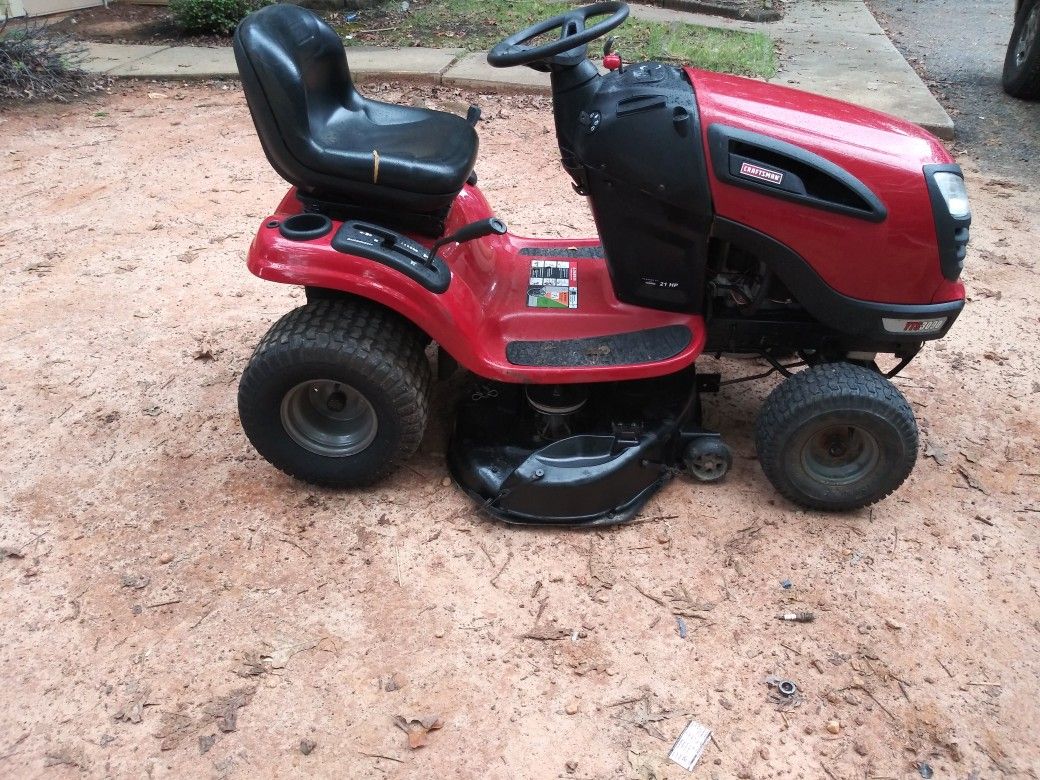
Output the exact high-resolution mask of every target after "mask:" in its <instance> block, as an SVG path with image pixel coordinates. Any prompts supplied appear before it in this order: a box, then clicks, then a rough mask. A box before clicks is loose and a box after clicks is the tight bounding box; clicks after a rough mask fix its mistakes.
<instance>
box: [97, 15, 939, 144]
mask: <svg viewBox="0 0 1040 780" xmlns="http://www.w3.org/2000/svg"><path fill="white" fill-rule="evenodd" d="M632 12H633V15H634V16H635V17H636V18H640V19H647V20H656V21H664V22H671V23H692V24H700V25H704V26H708V27H721V28H725V29H739V30H748V31H761V32H765V33H766V34H768V35H770V36H772V37H773V38H775V39H776V40H777V42H778V43H779V44H780V47H781V50H782V56H781V69H780V73H779V74H778V76H777V77H776V79H774V81H775V82H776V83H780V84H785V85H789V86H794V87H798V88H800V89H805V90H809V91H811V92H817V93H820V94H823V95H827V96H829V97H834V98H837V99H840V100H845V101H848V102H850V103H856V104H858V105H861V106H866V107H867V108H873V109H876V110H879V111H884V112H886V113H889V114H893V115H895V116H899V117H902V118H904V119H907V120H909V121H911V122H914V123H915V124H917V125H920V126H921V127H923V128H925V129H926V130H929V131H930V132H932V133H934V134H935V135H937V136H939V137H940V138H945V139H951V138H953V136H954V124H953V120H952V119H951V118H950V117H949V115H948V114H947V113H946V111H945V110H943V108H942V106H940V105H939V102H938V101H937V100H936V99H935V97H934V96H933V95H932V93H931V92H930V91H929V90H928V88H927V87H926V86H925V85H924V83H923V82H922V81H921V79H920V78H919V77H918V76H917V74H916V73H915V72H914V70H913V68H911V67H910V65H909V63H907V62H906V60H904V59H903V57H902V55H900V54H899V51H898V50H897V49H896V48H895V46H893V45H892V42H891V41H890V40H889V39H888V36H886V35H885V33H884V31H883V30H882V29H881V27H880V25H878V23H877V21H876V20H875V19H874V17H873V15H872V14H871V13H870V11H869V10H868V9H867V7H866V5H864V3H863V2H862V0H791V2H790V3H789V5H788V10H787V14H786V16H785V17H784V18H783V19H782V20H781V21H779V22H772V23H769V24H768V25H763V24H756V23H753V22H747V21H737V20H731V19H719V18H718V17H713V16H705V15H703V14H696V13H689V12H685V11H673V10H668V9H665V8H659V7H656V6H643V5H633V6H632ZM622 48H623V41H622ZM86 50H87V52H86V57H85V59H84V61H83V63H82V67H83V68H84V70H86V71H87V72H89V73H95V74H99V75H107V76H113V77H121V78H122V77H125V78H147V79H179V80H191V79H224V78H238V69H237V68H236V66H235V60H234V56H233V53H232V51H231V48H230V47H213V48H207V47H199V46H134V45H122V44H109V43H88V44H86ZM347 52H348V57H349V60H350V70H351V73H352V74H353V75H354V76H355V77H356V78H357V79H358V80H359V81H361V82H363V83H364V82H369V83H370V82H372V81H376V80H380V79H390V80H405V81H413V82H419V83H428V84H444V85H448V86H453V87H462V88H467V89H476V90H498V91H507V92H528V93H529V92H534V93H543V94H544V93H547V92H548V91H549V78H548V75H547V74H544V73H538V72H536V71H533V70H530V69H528V68H492V67H491V66H490V65H488V64H487V60H486V59H485V55H484V54H482V53H479V52H477V53H470V54H466V53H465V52H464V50H462V49H432V48H406V49H389V48H378V47H353V46H352V47H348V49H347ZM622 53H624V52H623V51H622Z"/></svg>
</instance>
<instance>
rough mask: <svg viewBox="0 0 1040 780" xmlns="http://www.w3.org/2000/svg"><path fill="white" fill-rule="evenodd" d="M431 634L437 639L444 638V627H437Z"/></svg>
mask: <svg viewBox="0 0 1040 780" xmlns="http://www.w3.org/2000/svg"><path fill="white" fill-rule="evenodd" d="M433 635H434V636H435V637H437V638H438V639H444V629H443V628H438V629H437V630H436V631H434V632H433Z"/></svg>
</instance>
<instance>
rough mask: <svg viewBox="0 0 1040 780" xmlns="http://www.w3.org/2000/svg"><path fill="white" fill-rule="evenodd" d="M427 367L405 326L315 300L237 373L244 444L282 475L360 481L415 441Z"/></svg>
mask: <svg viewBox="0 0 1040 780" xmlns="http://www.w3.org/2000/svg"><path fill="white" fill-rule="evenodd" d="M429 386H430V364H429V362H428V361H427V359H426V355H425V353H424V351H423V346H422V343H421V341H420V339H419V338H418V335H417V333H416V330H415V328H413V327H411V326H410V325H409V324H408V323H407V322H405V321H404V320H402V319H400V318H399V317H398V316H397V315H395V314H393V313H392V312H390V311H387V310H386V309H383V308H381V307H379V306H376V305H374V304H371V303H369V302H366V301H349V300H317V301H314V302H312V303H308V304H307V305H306V306H301V307H300V308H298V309H296V310H294V311H292V312H289V314H286V315H285V316H284V317H282V318H281V319H280V320H279V321H278V322H276V323H275V324H274V326H272V328H271V329H270V330H269V331H268V332H267V335H266V336H264V338H263V340H262V341H261V342H260V344H259V346H257V348H256V351H255V352H254V353H253V357H252V358H251V359H250V361H249V365H248V366H246V369H245V371H244V372H243V373H242V381H241V382H240V383H239V388H238V411H239V417H240V418H241V420H242V427H243V428H244V429H245V432H246V436H248V437H249V441H250V442H252V444H253V446H254V447H256V449H257V451H258V452H259V453H260V454H261V455H262V456H263V457H264V458H265V459H267V460H268V461H269V462H270V463H271V464H272V465H274V466H276V467H277V468H279V469H281V470H282V471H284V472H285V473H286V474H289V475H290V476H293V477H297V478H298V479H302V480H304V481H305V482H310V483H312V484H315V485H323V486H326V487H361V486H364V485H370V484H372V483H373V482H375V481H376V480H378V479H380V478H381V477H383V476H385V475H387V474H389V473H390V472H391V471H392V470H393V469H394V468H395V467H396V466H397V465H398V464H400V463H401V462H402V461H404V460H405V459H406V458H408V457H409V456H410V455H411V454H412V453H414V452H415V450H416V449H417V448H418V446H419V442H420V441H421V440H422V436H423V431H424V429H425V427H426V417H427V413H428V409H429V402H428V394H429Z"/></svg>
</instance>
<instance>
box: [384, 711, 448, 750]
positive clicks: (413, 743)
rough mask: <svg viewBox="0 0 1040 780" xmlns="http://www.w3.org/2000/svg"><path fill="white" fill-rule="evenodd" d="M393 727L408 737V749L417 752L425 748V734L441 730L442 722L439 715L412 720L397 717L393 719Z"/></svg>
mask: <svg viewBox="0 0 1040 780" xmlns="http://www.w3.org/2000/svg"><path fill="white" fill-rule="evenodd" d="M394 725H395V726H397V728H399V729H401V731H403V732H404V733H405V734H407V735H408V747H410V748H411V749H412V750H417V749H419V748H421V747H425V745H426V743H427V741H428V740H427V734H429V733H430V732H431V731H436V730H437V729H439V728H441V727H442V726H443V725H444V720H443V719H442V718H441V716H440V715H422V716H419V717H414V718H405V717H404V716H402V715H397V716H396V717H395V718H394Z"/></svg>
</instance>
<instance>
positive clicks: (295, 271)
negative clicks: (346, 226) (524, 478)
mask: <svg viewBox="0 0 1040 780" xmlns="http://www.w3.org/2000/svg"><path fill="white" fill-rule="evenodd" d="M302 211H303V207H302V205H301V203H300V201H299V200H298V199H297V197H296V193H295V190H290V191H289V193H288V194H287V195H286V196H285V198H283V199H282V202H281V204H279V206H278V209H277V211H276V213H275V214H273V215H271V216H269V217H268V218H266V219H265V220H264V222H263V224H262V225H261V227H260V229H259V230H258V232H257V235H256V237H255V238H254V240H253V243H252V245H251V247H250V250H249V257H248V266H249V270H250V271H251V272H252V273H253V274H254V275H256V276H257V277H259V278H261V279H266V280H268V281H274V282H281V283H283V284H292V285H299V286H303V287H308V288H321V289H325V290H334V291H338V292H342V293H347V294H350V295H356V296H359V297H362V298H366V299H368V300H371V301H374V302H376V303H378V304H380V305H382V306H385V307H386V308H388V309H390V310H392V311H394V312H396V313H398V314H400V315H401V316H402V317H404V318H405V319H407V320H408V321H409V322H411V323H413V324H414V325H415V326H416V327H417V328H419V329H420V330H422V331H423V332H424V333H425V334H426V335H427V336H429V337H430V338H431V339H433V340H434V341H436V342H437V343H438V344H440V345H441V346H442V347H443V348H444V349H445V350H446V351H447V352H448V353H449V354H450V355H451V356H452V357H453V358H454V359H455V360H456V361H458V363H459V364H460V365H461V366H463V367H464V368H466V369H467V370H469V371H471V372H472V373H474V374H476V375H478V376H482V377H485V378H487V379H492V380H498V381H503V382H521V383H561V384H569V383H584V382H596V381H618V380H625V379H643V378H650V377H657V376H665V375H667V374H672V373H675V372H677V371H680V370H682V369H683V368H686V367H688V366H689V365H691V364H692V363H693V362H694V361H695V360H696V359H697V357H698V356H699V355H700V354H701V352H702V351H703V348H704V344H705V342H706V339H707V329H706V327H705V323H704V319H703V317H701V316H700V315H697V314H690V313H687V312H668V311H658V310H653V309H646V308H642V307H639V306H634V305H632V304H627V303H623V302H621V301H618V300H617V298H616V296H615V295H614V291H613V286H612V284H611V280H610V276H609V272H608V270H607V267H606V264H605V262H604V259H603V251H602V247H600V246H599V243H598V241H596V240H595V239H583V240H580V241H574V240H566V239H531V238H521V237H518V236H515V235H513V234H511V233H505V234H503V235H491V236H486V237H484V238H482V239H477V240H473V241H470V242H467V243H464V244H456V245H450V246H445V247H442V248H441V249H440V250H439V251H438V257H440V258H441V259H442V260H443V261H444V265H445V266H446V267H447V269H448V270H449V271H450V275H451V276H450V280H449V281H448V284H447V286H446V287H445V288H444V289H443V292H436V291H435V289H436V288H434V289H431V287H428V286H424V284H422V283H420V282H418V281H416V280H415V279H413V278H410V277H409V276H407V275H405V274H404V273H402V272H401V271H400V270H397V269H395V268H393V267H391V266H389V265H386V264H384V263H381V262H378V261H376V260H373V259H369V258H365V257H360V256H358V255H355V254H347V253H344V252H343V251H338V250H337V249H336V248H335V246H334V243H333V242H334V241H335V237H336V235H337V233H338V231H339V229H340V227H341V225H342V224H343V223H342V222H339V221H336V220H332V228H331V229H330V230H329V231H328V232H327V233H325V234H324V235H321V236H319V237H316V238H310V239H307V240H293V239H291V238H286V237H285V236H284V235H282V232H281V231H280V230H279V227H280V223H281V222H282V221H284V220H286V219H288V218H289V217H291V216H294V215H296V214H300V213H301V212H302ZM491 216H494V215H493V213H492V211H491V209H490V208H489V207H488V205H487V201H486V200H485V199H484V196H483V195H482V194H481V193H480V191H479V190H478V189H477V188H476V187H475V186H472V185H466V187H464V188H463V191H462V192H461V193H460V194H459V196H458V198H456V200H455V202H454V204H453V206H452V209H451V212H450V213H449V215H448V220H447V227H446V230H447V231H448V232H453V231H455V230H457V229H459V228H460V227H462V226H463V225H467V224H469V223H472V222H475V221H477V220H480V219H486V218H488V217H491ZM407 238H408V239H409V241H410V242H414V243H415V244H417V245H421V246H423V247H427V248H428V247H429V246H431V245H432V243H433V240H432V239H430V238H428V237H422V236H417V235H413V234H409V235H407ZM542 258H547V259H548V258H555V259H566V260H567V261H568V262H571V263H572V264H573V265H574V266H575V267H576V273H577V277H578V279H579V284H580V285H581V294H580V295H581V302H582V303H581V306H580V307H579V308H577V309H570V310H553V309H530V308H527V307H526V299H527V292H528V284H527V280H528V277H529V269H530V265H531V263H532V261H533V260H539V259H542ZM634 325H636V327H633V326H634ZM676 326H682V328H684V329H686V330H688V332H689V336H688V338H686V339H683V340H682V341H681V342H676V343H675V344H674V345H671V347H670V348H669V349H667V350H666V356H663V357H662V358H661V359H655V358H652V357H651V355H650V353H647V354H646V355H642V359H643V362H638V363H625V362H616V363H612V362H609V361H601V362H600V363H598V364H591V365H573V364H570V365H562V364H561V365H539V364H538V361H531V360H526V359H520V358H518V357H517V356H516V355H517V353H518V351H524V350H526V351H528V352H529V351H530V350H531V349H538V348H539V345H541V344H544V343H546V342H553V341H558V340H559V339H560V338H561V334H567V336H568V338H570V339H572V340H573V341H574V342H575V344H577V345H578V348H579V349H585V348H589V349H599V348H600V347H597V346H596V344H595V343H592V344H591V346H587V345H588V344H589V343H590V342H583V341H582V340H584V339H588V340H590V341H591V340H596V339H599V340H600V341H602V340H603V339H610V338H613V337H615V336H621V337H622V338H621V339H620V341H622V342H624V341H625V337H628V336H631V335H633V331H634V332H635V333H651V334H666V335H671V334H674V333H675V332H676ZM673 341H674V339H673ZM664 346H665V347H669V344H665V345H664ZM615 354H619V353H615ZM511 355H512V359H510V356H511ZM514 361H515V362H514Z"/></svg>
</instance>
